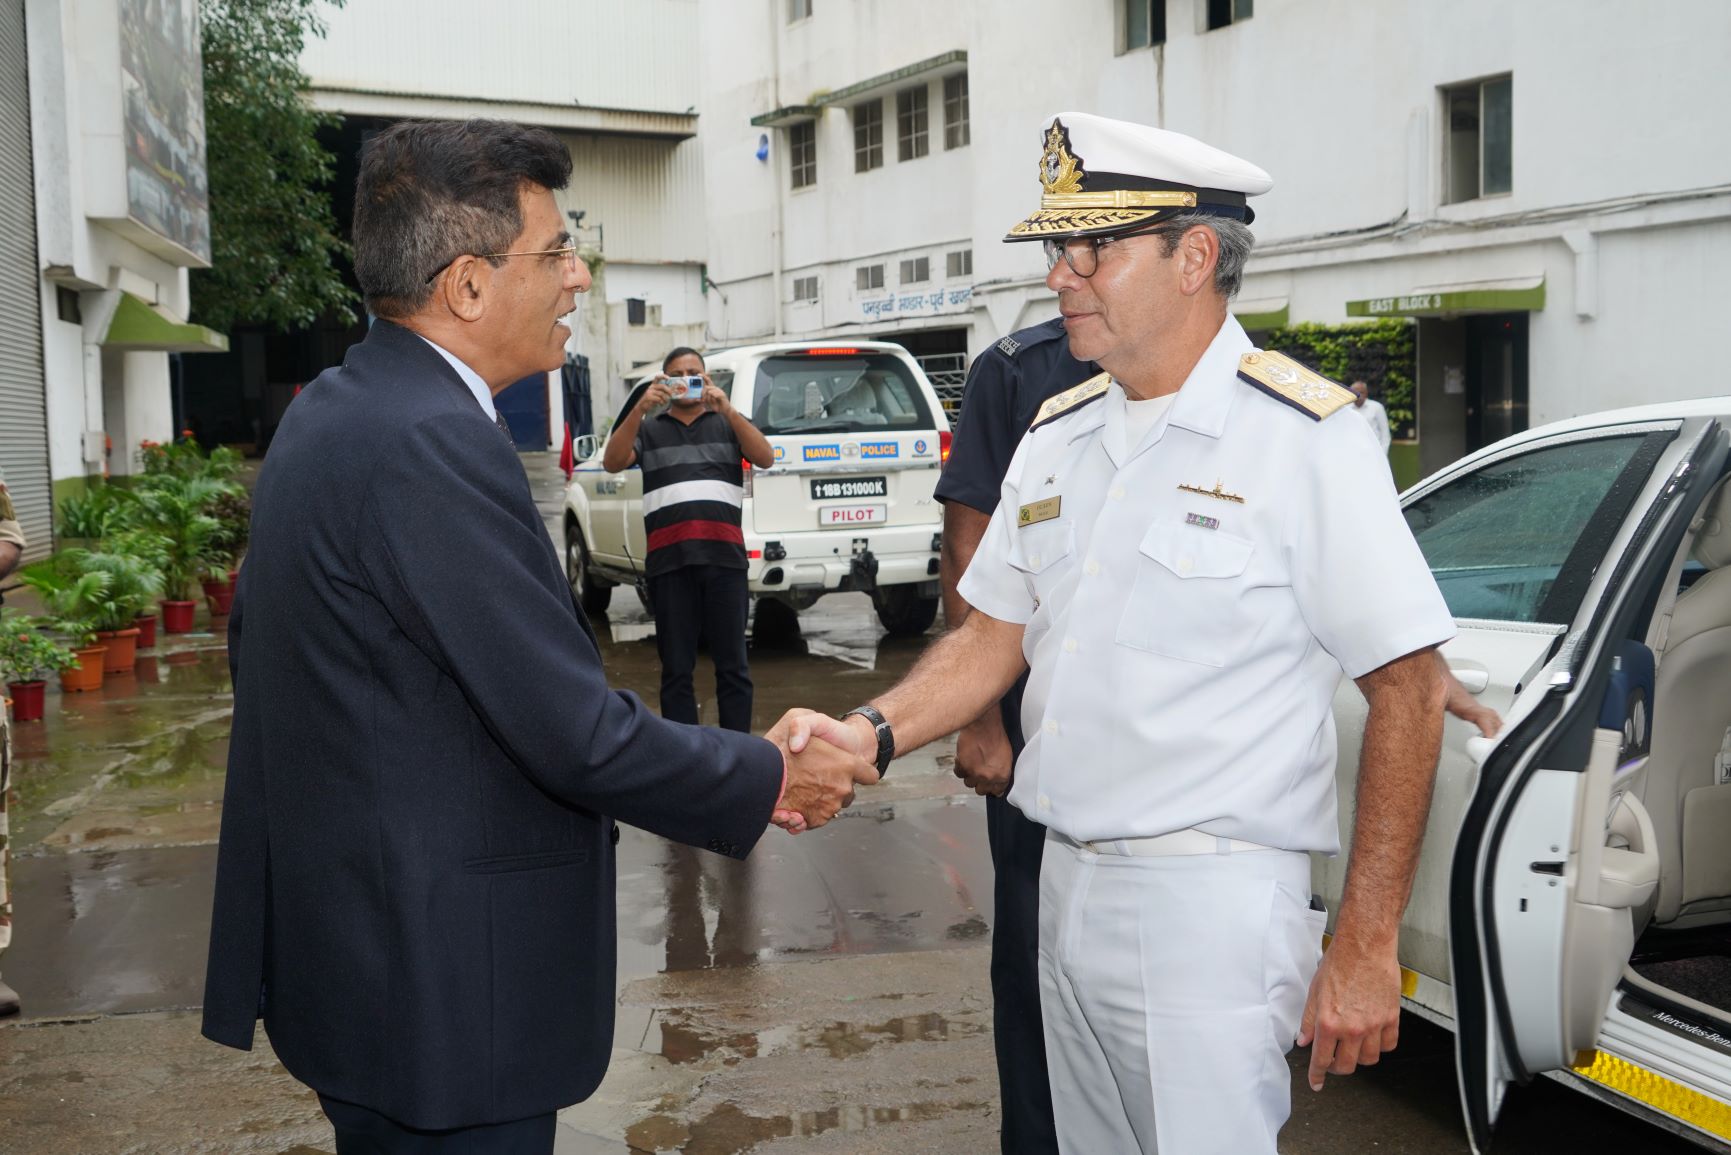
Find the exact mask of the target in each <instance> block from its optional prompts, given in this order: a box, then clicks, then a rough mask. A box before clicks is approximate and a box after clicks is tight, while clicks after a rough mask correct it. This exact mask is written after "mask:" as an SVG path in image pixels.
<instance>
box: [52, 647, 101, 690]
mask: <svg viewBox="0 0 1731 1155" xmlns="http://www.w3.org/2000/svg"><path fill="white" fill-rule="evenodd" d="M72 652H73V654H74V656H76V657H77V658H78V664H77V665H76V666H73V667H72V668H71V669H70V670H61V671H60V692H61V693H63V694H76V693H78V692H79V691H80V690H100V689H102V661H103V658H104V656H105V655H106V654H107V653H108V647H107V646H91V647H90V648H89V649H87V650H74V651H72Z"/></svg>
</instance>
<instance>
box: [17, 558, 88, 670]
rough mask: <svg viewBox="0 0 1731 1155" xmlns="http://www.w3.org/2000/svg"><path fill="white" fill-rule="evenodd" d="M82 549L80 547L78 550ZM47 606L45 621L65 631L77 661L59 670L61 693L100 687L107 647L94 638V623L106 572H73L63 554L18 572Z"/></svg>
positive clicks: (60, 630)
mask: <svg viewBox="0 0 1731 1155" xmlns="http://www.w3.org/2000/svg"><path fill="white" fill-rule="evenodd" d="M80 552H82V551H80ZM19 576H20V577H21V578H22V579H23V581H24V584H25V585H27V586H29V587H30V588H31V589H32V590H34V591H36V594H37V595H38V596H39V597H40V598H41V599H42V604H43V605H44V606H46V607H47V608H48V618H47V623H48V624H50V625H51V626H52V627H53V628H54V629H55V630H58V631H59V632H60V633H62V634H64V635H66V639H67V643H68V644H69V645H70V646H71V647H72V654H73V656H74V657H75V658H77V659H78V661H77V663H76V664H75V665H73V666H70V667H68V668H66V669H63V670H61V671H60V689H61V691H62V692H64V693H69V694H70V693H76V692H78V691H80V690H100V689H101V688H102V673H103V670H102V665H103V660H104V659H105V657H106V656H107V654H108V647H107V646H105V645H100V644H98V643H97V640H96V630H97V625H96V623H97V622H98V621H99V620H100V618H101V615H102V613H103V610H104V606H105V604H106V597H107V591H108V583H109V581H110V580H111V579H110V578H109V575H108V574H106V573H103V572H102V571H100V570H92V571H90V572H87V573H75V572H74V571H73V570H72V568H71V567H70V566H69V565H68V564H67V563H66V559H65V558H64V557H63V556H62V555H58V554H57V555H56V556H55V557H53V558H50V559H49V561H48V562H47V563H45V564H40V565H34V566H31V567H30V568H29V569H26V570H24V571H23V572H22V573H21V574H20V575H19Z"/></svg>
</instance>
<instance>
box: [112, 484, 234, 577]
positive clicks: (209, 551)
mask: <svg viewBox="0 0 1731 1155" xmlns="http://www.w3.org/2000/svg"><path fill="white" fill-rule="evenodd" d="M232 485H233V483H232V482H224V481H216V480H213V479H211V478H206V477H192V478H181V477H175V476H173V475H169V474H159V475H157V476H156V477H155V478H154V481H153V484H151V485H149V486H143V487H140V488H138V489H136V490H134V492H133V496H134V498H135V499H136V500H137V502H138V513H139V517H138V521H139V528H140V529H142V530H144V531H146V532H147V533H149V534H152V535H154V536H155V537H157V538H159V539H161V540H160V542H159V543H158V549H159V553H158V555H157V556H158V557H159V558H160V560H161V563H162V564H161V566H160V569H161V570H162V577H163V590H164V593H165V594H166V596H167V597H168V599H169V600H170V601H181V602H184V601H190V600H191V599H192V590H193V583H194V582H196V581H197V580H198V575H199V573H200V572H201V571H202V570H203V569H204V568H205V566H206V565H207V564H210V563H212V562H214V561H216V560H217V558H216V557H215V553H216V546H215V544H214V539H215V538H216V535H217V534H218V532H219V531H220V529H221V523H219V522H218V521H217V520H216V518H214V517H212V516H211V515H210V514H209V513H208V512H206V511H207V510H208V509H209V508H210V506H211V505H212V503H214V502H215V501H216V499H217V498H218V497H219V496H220V495H222V494H223V493H226V492H228V491H229V490H230V488H231V486H232Z"/></svg>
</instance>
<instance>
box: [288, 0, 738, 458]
mask: <svg viewBox="0 0 1731 1155" xmlns="http://www.w3.org/2000/svg"><path fill="white" fill-rule="evenodd" d="M698 8H699V3H698V0H632V2H631V3H629V4H619V3H608V2H606V0H513V2H512V3H511V4H510V5H509V6H508V9H505V8H502V9H500V11H499V12H498V13H494V12H492V10H490V9H489V10H487V11H486V12H482V11H481V10H479V9H477V8H476V7H475V6H474V5H473V4H471V3H467V2H466V0H367V2H366V3H350V4H348V5H347V6H345V7H343V8H340V9H338V8H326V9H323V10H322V11H321V16H322V18H323V19H324V20H325V21H326V24H327V34H326V36H325V37H324V38H322V39H311V40H309V41H308V42H307V45H306V48H305V51H304V52H303V54H302V57H301V68H302V71H304V72H305V73H306V74H307V76H308V78H309V80H310V81H311V89H312V91H311V99H312V101H313V103H314V104H315V105H316V106H317V107H319V108H322V109H325V110H326V111H330V112H335V113H339V114H341V115H343V116H344V117H349V118H358V119H363V120H367V121H370V122H374V123H377V124H379V125H383V124H385V123H389V122H392V121H396V120H403V119H463V118H468V117H487V118H498V119H505V120H514V121H517V122H520V123H524V124H533V125H539V126H541V127H544V128H548V129H551V130H552V131H554V132H555V133H557V134H558V135H559V136H560V137H561V139H563V140H564V141H565V142H566V143H567V144H568V145H569V147H570V149H571V157H572V161H573V172H572V177H571V185H570V187H569V188H568V189H566V190H565V191H563V192H561V193H559V194H558V201H559V206H560V209H561V210H562V211H564V212H565V213H566V215H567V217H571V216H572V214H580V215H579V216H577V217H576V218H575V221H574V223H573V226H572V233H573V235H574V236H575V237H576V238H577V240H578V243H579V244H580V245H581V246H582V248H583V250H584V251H585V253H586V254H587V255H588V257H589V260H590V266H591V269H592V271H593V272H594V280H595V284H594V288H593V290H592V291H591V292H590V293H589V295H588V296H587V297H580V298H579V299H578V308H579V313H578V318H577V320H578V321H579V322H580V323H579V324H578V325H577V326H576V332H575V334H574V336H573V339H572V343H571V349H570V351H571V352H572V353H574V354H582V355H583V356H585V357H587V358H588V359H589V362H590V371H591V378H592V384H591V388H592V392H593V397H594V405H595V420H596V422H597V424H601V423H604V422H605V421H606V420H608V419H610V418H611V416H612V413H613V409H614V405H615V404H616V402H617V401H619V400H620V399H622V396H623V382H624V381H625V380H626V379H627V378H628V377H630V376H631V375H632V371H633V369H634V368H635V367H636V366H639V365H642V364H644V363H648V362H654V363H657V364H658V363H659V362H660V360H661V359H662V357H663V356H664V355H665V354H666V353H667V352H668V350H669V349H671V348H673V347H675V346H678V345H693V346H702V345H703V344H704V327H705V323H706V321H707V308H706V305H705V301H704V293H705V281H704V259H705V231H704V224H705V222H704V216H703V213H702V211H701V203H702V195H703V169H702V157H701V153H700V150H699V146H698V144H697V141H696V136H697V131H698V115H697V101H698V87H699V86H698V79H697V75H696V61H697V59H698V56H699V53H698V43H697V36H698ZM530 403H531V404H532V403H533V399H530ZM544 411H545V414H546V421H547V425H548V429H549V442H550V443H551V444H552V445H553V447H555V448H557V446H558V444H559V438H560V437H561V436H562V434H563V429H564V411H563V408H562V405H561V391H560V389H559V386H558V374H553V375H551V376H550V380H549V385H548V388H547V390H546V398H545V405H544ZM517 428H518V426H517V424H516V415H515V414H513V429H514V430H516V429H517Z"/></svg>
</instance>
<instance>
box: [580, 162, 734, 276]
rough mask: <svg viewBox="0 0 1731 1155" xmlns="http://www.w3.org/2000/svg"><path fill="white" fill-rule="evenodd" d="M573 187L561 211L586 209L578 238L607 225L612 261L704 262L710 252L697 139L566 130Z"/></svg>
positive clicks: (589, 239) (590, 239)
mask: <svg viewBox="0 0 1731 1155" xmlns="http://www.w3.org/2000/svg"><path fill="white" fill-rule="evenodd" d="M560 139H561V140H563V141H565V143H566V144H567V145H568V146H569V147H570V149H571V186H570V187H569V188H568V189H566V190H565V191H564V192H563V193H561V194H559V201H560V206H559V207H560V209H561V211H568V210H572V209H581V210H582V211H583V212H584V213H585V214H586V215H585V216H584V218H583V228H584V230H585V231H584V232H583V233H582V234H581V235H580V240H581V241H582V242H583V243H585V244H593V243H594V242H595V240H596V235H595V234H594V233H593V232H592V231H589V230H592V229H593V228H594V226H596V225H600V226H601V227H602V233H601V240H602V241H603V242H604V246H605V251H606V256H607V259H608V260H610V261H701V260H703V259H704V256H705V245H704V219H703V153H702V151H701V150H700V149H699V147H698V144H697V142H696V141H695V140H688V141H683V142H679V143H675V142H673V141H664V140H643V139H640V138H633V137H623V136H603V135H592V134H584V135H575V134H571V133H561V134H560Z"/></svg>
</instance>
